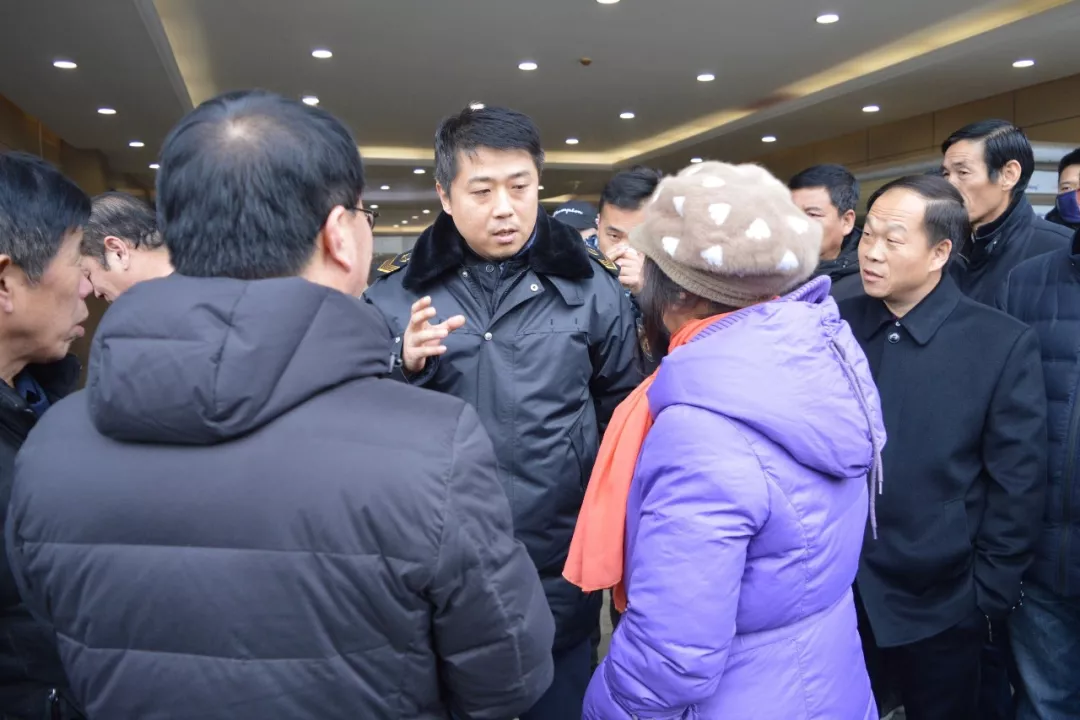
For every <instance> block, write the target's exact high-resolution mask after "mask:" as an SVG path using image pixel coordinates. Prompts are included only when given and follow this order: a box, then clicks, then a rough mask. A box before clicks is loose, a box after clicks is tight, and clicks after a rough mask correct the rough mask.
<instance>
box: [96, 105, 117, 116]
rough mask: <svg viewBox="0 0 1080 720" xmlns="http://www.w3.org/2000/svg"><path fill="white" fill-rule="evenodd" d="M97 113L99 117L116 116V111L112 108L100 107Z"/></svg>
mask: <svg viewBox="0 0 1080 720" xmlns="http://www.w3.org/2000/svg"><path fill="white" fill-rule="evenodd" d="M97 111H98V115H115V114H116V110H114V109H113V108H111V107H99V108H98V109H97Z"/></svg>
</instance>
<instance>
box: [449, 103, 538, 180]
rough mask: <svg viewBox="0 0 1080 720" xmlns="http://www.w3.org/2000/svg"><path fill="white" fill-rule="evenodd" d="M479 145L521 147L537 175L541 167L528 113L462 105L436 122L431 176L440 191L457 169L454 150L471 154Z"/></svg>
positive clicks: (455, 174) (456, 158)
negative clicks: (433, 172) (454, 112)
mask: <svg viewBox="0 0 1080 720" xmlns="http://www.w3.org/2000/svg"><path fill="white" fill-rule="evenodd" d="M480 148H487V149H489V150H524V151H525V152H527V153H529V155H531V156H532V159H533V163H534V164H535V165H536V172H537V175H539V174H540V173H541V172H543V170H544V149H543V147H542V146H541V144H540V130H539V129H537V127H536V123H534V122H533V121H532V118H530V117H529V116H528V115H525V114H523V113H519V112H517V111H516V110H509V109H507V108H502V107H485V108H482V109H480V110H473V109H472V108H465V109H464V110H462V111H461V112H459V113H458V114H457V115H451V116H450V117H448V118H446V119H444V120H443V121H442V122H441V123H439V129H438V130H436V132H435V180H436V181H437V182H438V183H439V185H440V187H442V189H443V192H445V193H447V194H449V193H450V185H451V184H453V182H454V178H456V177H457V173H458V154H459V153H460V154H464V155H471V154H472V153H475V152H476V151H477V150H479V149H480Z"/></svg>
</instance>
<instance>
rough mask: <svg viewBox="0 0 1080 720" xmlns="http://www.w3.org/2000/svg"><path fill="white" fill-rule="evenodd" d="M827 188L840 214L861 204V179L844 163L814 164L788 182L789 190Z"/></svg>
mask: <svg viewBox="0 0 1080 720" xmlns="http://www.w3.org/2000/svg"><path fill="white" fill-rule="evenodd" d="M810 188H825V189H826V190H827V191H828V192H829V199H830V200H832V204H833V205H834V206H835V207H836V211H837V214H838V215H843V214H844V213H846V212H847V211H848V210H854V209H855V208H857V207H858V206H859V181H858V180H856V179H855V176H854V175H852V174H851V171H849V170H848V169H847V168H846V167H844V166H843V165H814V166H813V167H810V168H807V169H805V170H803V171H802V172H800V173H799V174H798V175H796V176H795V177H793V178H791V180H790V181H789V182H788V189H789V190H808V189H810Z"/></svg>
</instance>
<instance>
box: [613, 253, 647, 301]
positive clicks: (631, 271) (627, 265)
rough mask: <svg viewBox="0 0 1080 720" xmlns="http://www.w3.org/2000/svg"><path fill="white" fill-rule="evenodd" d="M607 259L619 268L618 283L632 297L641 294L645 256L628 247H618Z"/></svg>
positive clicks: (643, 281)
mask: <svg viewBox="0 0 1080 720" xmlns="http://www.w3.org/2000/svg"><path fill="white" fill-rule="evenodd" d="M608 259H609V260H611V262H613V263H616V264H617V265H618V266H619V283H620V284H621V285H622V286H623V287H624V288H626V289H627V290H629V291H630V292H631V293H633V294H634V295H637V294H638V293H639V292H641V288H642V286H643V285H644V284H645V278H644V270H645V256H644V255H642V254H641V253H639V252H638V251H636V250H634V249H633V248H632V247H630V246H629V245H619V246H617V247H615V248H614V249H613V250H612V251H611V257H609V258H608Z"/></svg>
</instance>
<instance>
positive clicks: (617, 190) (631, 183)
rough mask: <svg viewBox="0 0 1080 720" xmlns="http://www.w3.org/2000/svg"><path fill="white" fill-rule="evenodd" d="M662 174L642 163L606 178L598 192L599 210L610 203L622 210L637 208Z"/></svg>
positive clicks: (658, 181)
mask: <svg viewBox="0 0 1080 720" xmlns="http://www.w3.org/2000/svg"><path fill="white" fill-rule="evenodd" d="M663 177H664V174H663V173H662V172H660V171H659V170H655V169H653V168H650V167H645V166H644V165H637V166H635V167H632V168H630V169H629V170H624V171H622V172H621V173H619V174H617V175H616V176H615V177H613V178H611V179H610V180H608V183H607V185H605V186H604V191H603V192H602V193H600V207H599V209H598V210H599V211H602V210H603V209H604V206H605V205H608V204H611V205H614V206H615V207H617V208H620V209H622V210H637V209H638V208H640V207H641V204H642V203H644V202H645V201H646V200H648V199H649V198H650V197H652V195H653V193H654V192H656V186H657V185H659V184H660V180H661V179H663Z"/></svg>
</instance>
